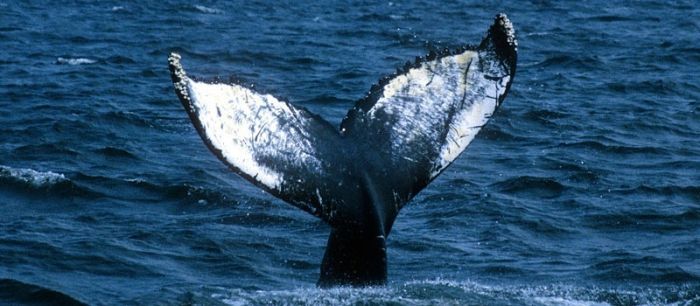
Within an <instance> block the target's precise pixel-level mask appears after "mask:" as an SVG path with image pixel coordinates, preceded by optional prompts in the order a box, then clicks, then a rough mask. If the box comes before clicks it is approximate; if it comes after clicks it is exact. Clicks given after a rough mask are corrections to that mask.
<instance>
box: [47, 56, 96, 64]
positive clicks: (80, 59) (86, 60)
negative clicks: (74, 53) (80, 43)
mask: <svg viewBox="0 0 700 306" xmlns="http://www.w3.org/2000/svg"><path fill="white" fill-rule="evenodd" d="M94 63H97V61H96V60H93V59H89V58H84V57H76V58H72V57H59V58H57V59H56V64H61V65H89V64H94Z"/></svg>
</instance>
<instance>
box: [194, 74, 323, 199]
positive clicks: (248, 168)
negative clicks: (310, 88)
mask: <svg viewBox="0 0 700 306" xmlns="http://www.w3.org/2000/svg"><path fill="white" fill-rule="evenodd" d="M186 84H187V91H188V92H189V98H190V99H191V104H192V107H193V108H194V111H195V113H196V116H197V118H198V119H199V121H200V123H201V125H202V128H203V129H204V132H205V134H206V137H207V139H208V140H209V142H210V143H211V145H212V146H213V147H215V148H216V149H218V150H220V151H221V155H222V156H223V158H224V159H226V161H227V162H228V163H229V164H231V165H233V166H235V167H236V168H238V169H240V170H241V171H242V172H244V173H246V174H248V175H250V176H251V177H253V178H254V179H255V180H257V181H259V182H260V183H262V184H264V185H265V186H267V187H269V188H272V189H277V190H279V189H280V186H281V184H282V182H283V181H284V174H283V173H282V172H280V171H276V170H275V169H274V168H273V167H276V166H279V165H281V164H297V165H299V166H300V167H302V166H303V167H304V168H309V167H314V168H317V169H318V168H320V162H319V161H318V160H317V159H316V158H315V157H313V156H312V155H311V153H313V152H314V151H315V148H314V146H313V145H312V144H311V142H310V141H309V140H308V139H309V138H310V136H309V135H305V134H303V133H304V129H303V128H294V127H293V126H292V125H294V126H296V127H298V126H302V127H303V125H304V124H305V122H304V120H305V119H304V117H303V116H301V115H300V114H298V112H299V111H298V110H297V109H294V108H292V107H290V105H289V104H287V103H285V102H281V101H279V100H277V99H276V98H275V97H273V96H271V95H261V94H258V93H256V92H254V91H252V90H250V89H248V88H245V87H243V86H239V85H228V84H209V83H204V82H197V81H193V80H191V79H186ZM266 160H267V162H265V161H266Z"/></svg>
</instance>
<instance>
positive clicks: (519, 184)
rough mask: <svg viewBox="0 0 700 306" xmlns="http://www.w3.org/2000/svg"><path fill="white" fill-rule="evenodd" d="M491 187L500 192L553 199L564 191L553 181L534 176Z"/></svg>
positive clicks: (510, 180) (564, 187) (560, 185)
mask: <svg viewBox="0 0 700 306" xmlns="http://www.w3.org/2000/svg"><path fill="white" fill-rule="evenodd" d="M492 186H493V187H496V188H498V189H499V190H500V191H502V192H506V193H515V194H532V195H535V196H537V197H539V198H555V197H558V196H559V195H561V193H562V192H564V190H565V189H566V186H564V185H563V184H561V183H559V182H558V181H556V180H555V179H552V178H546V177H534V176H519V177H515V178H511V179H507V180H505V181H500V182H497V183H494V184H493V185H492Z"/></svg>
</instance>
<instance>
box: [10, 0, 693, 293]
mask: <svg viewBox="0 0 700 306" xmlns="http://www.w3.org/2000/svg"><path fill="white" fill-rule="evenodd" d="M500 12H503V13H506V14H507V15H508V16H509V18H510V20H511V21H512V22H513V24H514V26H515V31H516V35H517V38H518V42H519V48H518V51H519V54H518V70H517V74H516V76H515V79H514V82H513V86H512V88H511V91H510V93H509V95H508V98H507V99H506V100H505V102H504V103H503V105H502V106H501V107H500V109H499V110H498V112H497V113H496V114H495V115H494V116H493V118H492V119H491V120H490V122H489V124H488V125H487V126H486V127H485V128H484V129H482V131H481V132H480V133H479V134H478V135H477V137H476V139H475V140H474V141H473V142H472V143H471V145H470V146H469V148H467V150H466V151H465V152H464V153H463V154H462V155H461V156H460V157H459V158H458V159H457V160H456V161H455V162H454V163H453V164H452V166H450V167H449V168H448V169H447V170H446V171H445V172H444V173H443V174H442V175H441V176H440V177H439V178H438V179H436V180H435V181H434V182H432V183H431V184H430V185H429V186H428V187H427V188H426V189H424V190H423V191H422V192H421V193H420V194H419V195H418V196H416V198H414V199H413V201H412V202H411V203H409V204H408V205H407V206H406V207H405V208H403V210H402V211H401V213H400V214H399V217H398V218H397V220H396V223H395V224H394V228H393V231H392V235H391V236H390V237H389V238H388V263H389V268H388V269H389V281H388V284H387V285H386V286H381V287H370V288H359V289H358V288H334V289H318V288H317V287H316V285H315V284H316V281H317V279H318V275H319V268H320V262H321V258H322V257H323V252H324V250H325V246H326V242H327V239H328V234H329V227H328V226H327V225H326V224H325V223H323V222H322V221H320V220H319V219H317V218H315V217H313V216H311V215H309V214H307V213H305V212H302V211H301V210H299V209H297V208H295V207H293V206H291V205H288V204H286V203H284V202H282V201H281V200H278V199H276V198H274V197H273V196H271V195H269V194H266V193H264V192H263V191H261V190H260V189H258V188H257V187H255V186H253V185H251V184H250V183H248V182H247V181H245V180H244V179H242V178H240V177H238V176H237V175H235V174H234V173H232V172H231V171H230V170H229V169H228V168H227V167H226V166H225V165H223V164H222V163H221V162H219V161H218V160H217V158H216V157H215V156H214V155H213V154H211V153H210V152H209V150H208V149H207V148H206V146H205V145H204V144H203V142H202V141H201V139H200V137H199V136H198V135H197V132H196V131H195V129H194V128H193V126H192V124H191V123H190V120H189V119H188V117H187V114H186V113H185V111H184V109H183V108H182V106H181V104H180V102H179V101H178V98H177V97H176V95H175V92H174V89H173V86H172V83H171V80H170V76H169V71H168V65H167V64H168V63H167V56H168V54H169V53H170V52H178V53H179V54H181V55H182V58H183V62H184V63H185V65H186V67H187V68H188V72H189V73H190V74H193V75H196V76H200V77H204V78H217V77H218V78H220V79H222V80H228V79H231V78H235V79H237V80H242V81H243V82H245V83H246V84H254V85H255V87H256V88H260V89H261V90H263V91H264V92H269V93H271V94H273V95H275V96H277V97H281V98H283V99H285V100H286V101H290V102H291V103H293V104H295V105H300V106H303V107H305V108H307V109H309V110H310V111H312V112H314V113H317V114H319V115H321V116H322V117H324V118H325V119H326V120H328V121H329V122H331V123H332V124H333V125H338V124H339V123H340V121H341V120H342V118H343V116H344V115H345V114H346V112H347V111H348V109H350V108H351V107H352V105H354V103H355V101H357V100H358V99H360V98H362V97H363V96H364V95H365V94H366V92H367V91H368V90H369V88H370V86H371V85H372V84H374V83H375V82H376V81H377V79H379V78H380V77H382V76H385V75H390V74H392V73H393V72H394V71H395V70H396V68H397V67H401V66H403V63H404V62H406V61H407V60H413V59H414V58H415V57H416V56H422V55H425V54H426V53H427V52H429V51H430V50H435V49H442V48H445V47H448V48H455V47H459V46H462V45H465V44H477V43H479V42H480V40H481V38H482V36H483V35H484V33H485V32H486V30H487V28H488V26H489V25H490V24H491V22H492V20H493V17H494V16H495V15H496V14H497V13H500ZM698 33H700V5H698V3H697V2H695V1H618V0H608V1H600V0H595V1H547V0H532V1H457V2H450V3H442V2H432V1H383V2H373V1H320V2H315V3H301V2H296V1H275V2H272V1H270V2H267V1H213V0H212V1H205V0H202V1H171V0H161V1H151V0H144V1H138V2H136V1H126V2H122V1H45V0H37V1H7V0H0V50H1V51H0V212H1V213H0V304H2V305H16V304H17V305H25V304H29V305H73V304H75V305H81V304H88V305H305V304H324V305H348V304H349V305H358V304H359V305H700V69H698V67H700V39H698V38H700V36H699V34H698Z"/></svg>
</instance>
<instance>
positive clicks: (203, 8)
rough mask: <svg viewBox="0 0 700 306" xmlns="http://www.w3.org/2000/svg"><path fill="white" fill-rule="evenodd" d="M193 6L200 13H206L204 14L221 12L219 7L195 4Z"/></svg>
mask: <svg viewBox="0 0 700 306" xmlns="http://www.w3.org/2000/svg"><path fill="white" fill-rule="evenodd" d="M194 8H195V9H197V10H198V11H200V12H202V13H206V14H222V13H223V11H221V10H219V9H215V8H211V7H206V6H204V5H195V6H194Z"/></svg>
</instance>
